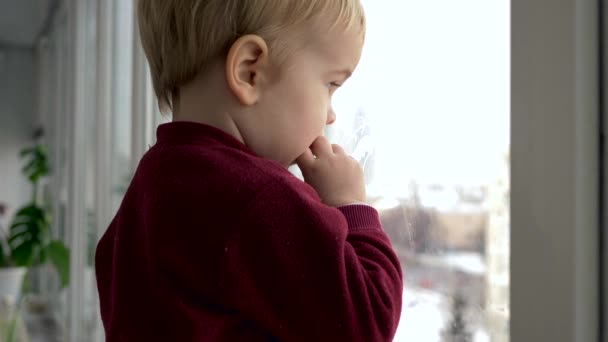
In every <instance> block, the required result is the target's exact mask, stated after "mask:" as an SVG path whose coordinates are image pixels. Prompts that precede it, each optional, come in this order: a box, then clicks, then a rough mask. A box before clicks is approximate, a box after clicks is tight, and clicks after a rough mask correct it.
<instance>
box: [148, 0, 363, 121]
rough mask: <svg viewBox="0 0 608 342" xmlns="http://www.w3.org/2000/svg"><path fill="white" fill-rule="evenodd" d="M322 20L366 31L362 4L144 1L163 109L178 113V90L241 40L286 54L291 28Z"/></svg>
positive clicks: (350, 0) (344, 0) (339, 0)
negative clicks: (252, 38) (258, 41)
mask: <svg viewBox="0 0 608 342" xmlns="http://www.w3.org/2000/svg"><path fill="white" fill-rule="evenodd" d="M321 16H325V17H323V19H325V22H327V23H328V24H330V26H329V27H328V28H329V29H332V28H334V27H335V26H338V25H341V26H344V27H345V28H348V27H351V26H352V25H356V24H360V25H361V28H362V30H363V31H364V30H365V15H364V13H363V8H362V6H361V3H360V1H359V0H139V4H138V21H139V31H140V37H141V42H142V45H143V48H144V51H145V53H146V56H147V58H148V62H149V64H150V72H151V75H152V82H153V86H154V92H155V93H156V97H157V98H158V105H159V108H160V109H161V111H163V112H164V111H166V110H172V107H173V106H172V100H173V97H174V96H176V95H177V91H178V89H179V88H180V87H181V86H182V85H184V84H186V83H188V82H190V81H191V80H193V79H194V78H195V77H196V75H197V74H198V73H201V72H204V71H205V69H206V67H207V66H208V65H209V64H210V62H211V61H212V60H213V59H215V58H217V57H219V56H221V55H222V54H225V53H227V52H228V49H229V48H230V46H232V44H233V43H234V42H235V41H236V40H237V39H238V38H239V37H241V36H244V35H247V34H257V35H259V36H261V37H262V38H263V39H264V40H266V41H267V43H268V44H269V48H270V52H271V53H276V54H281V51H279V50H282V48H285V46H284V45H285V44H281V37H282V34H284V33H285V30H286V29H290V28H295V27H299V26H301V25H303V24H307V23H309V22H310V21H311V20H312V19H315V18H321ZM279 46H281V47H282V48H281V47H279ZM283 52H284V51H283Z"/></svg>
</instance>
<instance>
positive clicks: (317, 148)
mask: <svg viewBox="0 0 608 342" xmlns="http://www.w3.org/2000/svg"><path fill="white" fill-rule="evenodd" d="M310 150H311V151H312V153H313V154H314V155H315V156H317V158H323V157H325V156H328V155H330V154H331V153H332V148H331V145H330V144H329V140H327V138H325V137H324V136H320V137H318V138H317V139H315V141H313V142H312V145H310Z"/></svg>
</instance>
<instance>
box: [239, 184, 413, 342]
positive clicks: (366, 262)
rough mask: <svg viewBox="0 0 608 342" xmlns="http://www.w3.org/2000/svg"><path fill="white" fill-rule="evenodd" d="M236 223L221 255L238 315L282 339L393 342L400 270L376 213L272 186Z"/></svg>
mask: <svg viewBox="0 0 608 342" xmlns="http://www.w3.org/2000/svg"><path fill="white" fill-rule="evenodd" d="M241 222H242V228H241V229H239V233H238V236H236V237H234V239H233V242H234V244H233V245H232V246H231V247H230V252H227V253H231V255H230V256H229V259H228V260H229V269H233V270H236V271H235V272H233V273H234V274H233V277H234V279H232V280H233V281H231V282H230V283H231V284H233V285H232V287H231V289H230V292H231V294H232V295H231V298H234V301H235V302H234V303H233V305H234V306H235V307H237V308H239V310H240V311H241V313H242V314H244V315H245V316H246V317H248V318H249V319H251V320H253V321H255V322H256V323H257V324H259V325H260V326H262V327H264V328H265V329H267V330H268V331H269V332H270V333H271V334H273V335H274V336H276V337H278V338H279V339H280V340H285V341H325V340H327V341H330V340H331V341H391V340H392V338H393V336H394V334H395V331H396V328H397V325H398V322H399V318H400V314H401V300H402V298H401V297H402V291H403V284H402V274H401V266H400V264H399V260H398V258H397V256H396V255H395V253H394V251H393V249H392V247H391V244H390V241H389V239H388V237H387V235H386V234H385V232H384V231H383V230H382V227H381V225H380V220H379V217H378V213H377V211H376V210H375V209H374V208H372V207H369V206H363V205H351V206H346V207H341V208H338V209H336V208H331V207H328V206H326V205H324V204H323V203H321V202H320V200H319V199H318V197H317V198H315V196H313V195H311V194H309V193H307V192H302V191H298V189H293V188H290V187H289V186H286V185H282V186H281V185H280V184H279V185H276V184H275V185H274V186H272V187H270V188H269V189H267V190H266V191H264V192H263V193H261V194H259V195H258V196H257V198H256V200H255V201H254V203H253V204H252V206H251V207H250V209H249V210H248V212H247V214H246V215H245V216H244V217H243V218H242V220H241Z"/></svg>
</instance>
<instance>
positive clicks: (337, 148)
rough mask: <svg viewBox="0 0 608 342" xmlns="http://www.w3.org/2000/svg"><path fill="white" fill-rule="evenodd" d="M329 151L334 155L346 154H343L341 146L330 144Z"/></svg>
mask: <svg viewBox="0 0 608 342" xmlns="http://www.w3.org/2000/svg"><path fill="white" fill-rule="evenodd" d="M331 149H332V151H333V152H334V153H335V154H346V152H344V149H343V148H342V146H340V145H338V144H332V145H331Z"/></svg>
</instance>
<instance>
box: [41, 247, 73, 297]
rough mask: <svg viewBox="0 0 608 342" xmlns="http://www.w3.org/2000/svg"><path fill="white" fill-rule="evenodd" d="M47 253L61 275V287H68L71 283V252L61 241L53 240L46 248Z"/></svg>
mask: <svg viewBox="0 0 608 342" xmlns="http://www.w3.org/2000/svg"><path fill="white" fill-rule="evenodd" d="M46 253H47V254H48V257H49V260H50V261H51V263H52V264H53V265H54V266H55V269H56V270H57V273H58V274H59V279H60V280H61V286H62V287H66V286H68V284H69V282H70V251H69V250H68V248H67V247H66V246H65V245H64V244H63V243H62V242H61V241H57V240H53V241H51V243H49V244H48V246H47V247H46Z"/></svg>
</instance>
